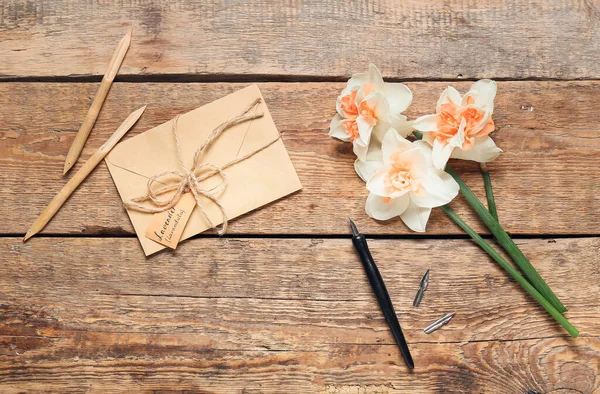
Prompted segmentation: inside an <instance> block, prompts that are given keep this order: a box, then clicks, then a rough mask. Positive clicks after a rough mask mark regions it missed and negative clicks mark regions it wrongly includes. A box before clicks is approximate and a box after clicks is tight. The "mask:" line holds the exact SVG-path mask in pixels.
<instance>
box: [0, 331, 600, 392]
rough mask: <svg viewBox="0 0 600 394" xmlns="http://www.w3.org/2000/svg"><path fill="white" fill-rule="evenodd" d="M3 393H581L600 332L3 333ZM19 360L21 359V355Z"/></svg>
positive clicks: (592, 374)
mask: <svg viewBox="0 0 600 394" xmlns="http://www.w3.org/2000/svg"><path fill="white" fill-rule="evenodd" d="M0 345H1V346H2V350H1V351H0V352H1V353H0V388H1V389H2V392H3V393H7V394H11V393H23V392H44V393H47V392H56V393H72V392H86V393H90V392H91V393H108V392H110V393H121V392H135V393H182V392H183V393H282V392H284V393H285V392H289V393H306V394H310V393H332V394H333V393H335V394H338V393H340V394H341V393H344V394H346V393H351V394H367V393H377V394H389V393H490V394H492V393H493V394H515V393H517V394H533V393H554V392H559V393H569V394H571V393H578V394H594V393H596V392H597V390H598V389H599V384H600V380H599V379H598V354H599V353H600V339H598V338H585V339H583V338H582V339H580V340H578V341H577V343H569V342H568V341H566V340H565V339H563V338H546V339H531V340H525V341H515V342H510V341H509V342H467V343H458V344H415V345H413V346H412V349H413V350H412V351H413V354H414V356H415V357H417V360H419V361H420V362H421V364H420V365H419V364H417V366H416V367H415V370H414V372H411V373H409V372H408V371H407V369H406V367H405V366H404V365H403V364H402V361H401V360H399V356H398V354H397V348H395V347H394V346H392V345H385V346H373V345H343V346H324V347H322V349H320V350H314V351H307V352H300V351H283V352H281V351H269V350H260V351H233V350H226V349H225V350H220V349H206V348H204V347H203V346H201V345H200V346H198V345H197V344H196V343H195V340H194V338H190V337H189V336H188V337H183V336H178V337H176V338H163V337H162V336H158V335H154V336H143V335H116V336H115V335H106V334H102V335H100V334H99V335H94V334H87V333H82V334H79V335H77V336H75V337H73V338H62V337H59V338H37V337H34V338H21V337H9V338H5V337H0ZM17 360H19V361H17Z"/></svg>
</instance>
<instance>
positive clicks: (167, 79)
mask: <svg viewBox="0 0 600 394" xmlns="http://www.w3.org/2000/svg"><path fill="white" fill-rule="evenodd" d="M363 71H364V70H360V69H357V70H356V73H360V72H363ZM350 77H351V75H347V76H339V77H330V76H326V77H321V76H318V75H291V74H290V75H285V74H281V75H269V74H248V75H236V74H205V75H194V74H153V75H136V74H123V75H117V76H116V77H115V80H114V83H119V82H120V83H207V84H210V83H215V84H216V83H339V82H346V81H347V80H348V79H349V78H350ZM486 78H488V79H493V80H495V81H500V82H600V79H598V78H567V79H562V78H549V77H526V78H506V77H494V76H486ZM479 79H481V78H390V77H388V78H384V81H385V82H449V83H453V82H455V83H458V82H474V81H477V80H479ZM101 81H102V75H71V76H52V77H48V76H28V77H13V76H3V75H0V83H11V82H12V83H15V82H29V83H100V82H101Z"/></svg>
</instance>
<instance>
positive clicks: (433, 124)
mask: <svg viewBox="0 0 600 394" xmlns="http://www.w3.org/2000/svg"><path fill="white" fill-rule="evenodd" d="M437 124H438V116H437V115H435V114H433V115H423V116H420V117H418V118H417V119H416V120H415V121H414V122H413V125H412V126H413V127H414V128H415V129H416V130H419V131H422V132H428V131H437V130H438V126H437Z"/></svg>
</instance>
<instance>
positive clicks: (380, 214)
mask: <svg viewBox="0 0 600 394" xmlns="http://www.w3.org/2000/svg"><path fill="white" fill-rule="evenodd" d="M409 201H410V199H409V198H408V195H406V194H405V195H403V196H400V197H398V198H393V199H391V200H390V201H389V202H388V203H386V202H384V200H383V198H381V197H380V196H378V195H376V194H374V193H370V194H369V197H367V203H366V204H365V211H366V212H367V215H369V216H370V217H372V218H373V219H377V220H389V219H392V218H393V217H396V216H400V215H401V214H402V213H404V211H405V210H406V207H408V204H409Z"/></svg>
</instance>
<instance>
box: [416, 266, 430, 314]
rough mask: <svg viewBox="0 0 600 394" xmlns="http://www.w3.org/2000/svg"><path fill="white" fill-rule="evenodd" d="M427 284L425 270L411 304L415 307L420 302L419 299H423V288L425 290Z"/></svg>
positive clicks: (427, 278) (427, 276)
mask: <svg viewBox="0 0 600 394" xmlns="http://www.w3.org/2000/svg"><path fill="white" fill-rule="evenodd" d="M428 285H429V270H427V272H425V275H423V277H422V278H421V283H420V284H419V291H417V295H416V296H415V300H414V301H413V306H414V307H417V306H419V305H420V304H421V300H422V299H423V294H424V293H425V290H427V286H428Z"/></svg>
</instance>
